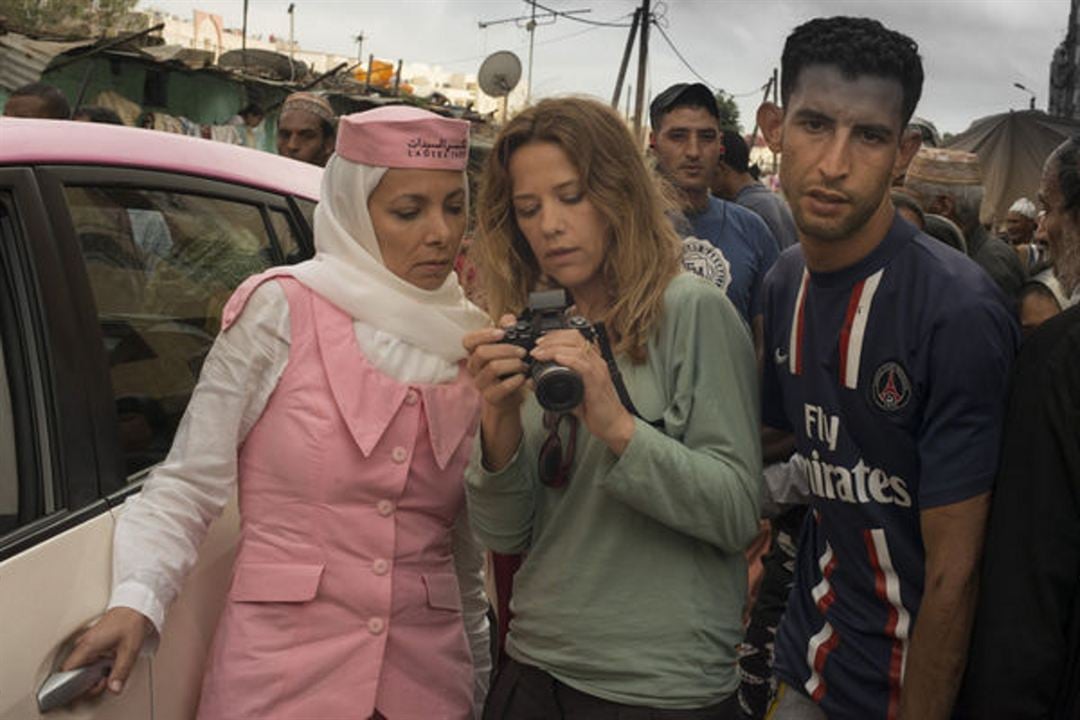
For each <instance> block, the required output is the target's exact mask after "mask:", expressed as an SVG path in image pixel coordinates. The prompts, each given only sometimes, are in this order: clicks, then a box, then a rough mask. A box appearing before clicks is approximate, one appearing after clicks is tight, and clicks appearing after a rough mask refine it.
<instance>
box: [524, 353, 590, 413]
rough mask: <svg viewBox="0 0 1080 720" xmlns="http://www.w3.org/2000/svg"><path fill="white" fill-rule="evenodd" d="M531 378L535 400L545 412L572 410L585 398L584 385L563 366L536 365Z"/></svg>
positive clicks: (579, 377)
mask: <svg viewBox="0 0 1080 720" xmlns="http://www.w3.org/2000/svg"><path fill="white" fill-rule="evenodd" d="M532 378H533V384H534V385H535V387H536V400H537V402H539V403H540V406H541V407H543V408H544V409H545V410H550V411H552V412H566V411H567V410H573V409H574V408H576V407H577V406H578V405H580V404H581V401H582V400H583V399H584V397H585V384H584V383H583V382H582V380H581V376H580V375H578V374H577V373H576V372H574V371H573V370H571V369H570V368H568V367H566V366H564V365H559V364H557V363H537V364H536V365H534V366H533V373H532Z"/></svg>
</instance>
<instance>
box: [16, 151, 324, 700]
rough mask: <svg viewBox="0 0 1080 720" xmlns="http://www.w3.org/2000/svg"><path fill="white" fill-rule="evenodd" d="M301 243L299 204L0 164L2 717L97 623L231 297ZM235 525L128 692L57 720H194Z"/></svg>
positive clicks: (126, 173)
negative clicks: (118, 526)
mask: <svg viewBox="0 0 1080 720" xmlns="http://www.w3.org/2000/svg"><path fill="white" fill-rule="evenodd" d="M306 231H307V228H306V227H305V222H304V219H303V218H302V216H300V214H299V211H298V209H297V207H296V203H295V201H294V200H291V199H287V198H285V197H282V196H279V195H276V194H272V193H265V192H261V191H256V190H251V189H248V188H243V187H237V186H234V185H231V184H228V183H219V182H214V181H209V180H203V179H200V178H194V177H190V176H181V175H171V174H168V173H156V172H149V171H144V170H135V169H128V168H85V167H67V166H65V167H51V168H35V169H29V168H6V169H3V168H0V250H2V251H3V252H2V254H0V271H2V272H0V281H2V282H0V291H2V292H3V293H4V295H3V303H2V308H3V312H2V313H0V320H2V323H0V330H2V331H3V334H2V335H0V338H2V340H3V343H2V345H0V351H2V358H3V359H4V361H5V362H4V365H3V369H4V372H2V373H0V378H2V379H4V380H5V384H4V385H3V387H2V388H0V390H2V392H0V434H3V435H5V436H7V435H8V434H6V433H4V432H3V431H4V429H5V428H6V427H9V426H10V427H12V428H13V429H15V430H17V431H18V432H14V434H12V435H10V436H11V438H12V440H10V441H8V442H7V443H4V442H2V441H0V588H3V592H0V648H3V653H4V656H3V657H4V662H3V663H2V664H0V668H2V670H0V720H9V719H14V718H18V719H19V720H23V719H24V718H34V717H38V716H39V715H38V712H37V709H36V702H35V699H34V695H35V694H36V692H37V689H38V688H39V687H40V685H41V683H42V682H43V681H44V680H45V679H46V678H47V677H48V676H49V675H50V673H51V671H52V670H53V669H54V668H55V666H56V665H58V664H59V662H60V660H62V659H63V657H65V656H66V653H67V648H66V645H65V644H66V642H67V641H68V640H70V639H71V637H72V636H74V635H76V634H77V633H78V632H79V631H80V630H81V629H82V628H84V627H86V626H87V625H89V624H90V623H91V622H93V620H95V619H96V618H97V617H98V616H100V614H101V612H103V610H104V608H105V605H106V603H107V600H108V596H109V589H110V583H111V577H110V573H111V548H112V535H113V529H114V527H115V520H116V518H117V517H119V515H120V514H122V512H123V507H124V506H123V503H124V500H125V499H126V498H127V497H130V496H131V495H133V494H134V493H137V492H138V490H139V488H140V487H141V483H142V480H143V479H144V478H145V477H146V476H147V474H148V473H149V472H150V470H151V469H152V467H153V466H154V465H155V464H157V463H158V462H160V461H161V460H162V459H163V458H164V457H165V454H166V453H167V451H168V448H169V445H170V444H171V441H172V435H173V433H174V432H175V429H176V425H177V423H178V422H179V418H180V416H181V415H182V414H183V411H184V409H185V408H186V405H187V401H188V399H189V397H190V394H191V390H192V388H193V387H194V383H195V381H196V380H197V378H198V373H199V369H200V368H201V364H202V360H203V359H204V358H205V356H206V353H207V352H208V350H209V347H210V345H211V344H212V342H213V338H214V336H215V334H216V332H217V328H218V327H219V326H220V312H221V308H222V306H223V305H224V302H225V299H226V298H227V297H228V296H229V294H230V293H231V292H232V290H233V289H234V288H235V286H236V285H237V284H238V283H239V282H240V281H241V280H242V279H243V278H244V277H246V276H247V275H249V274H251V273H253V272H258V271H261V270H262V269H265V268H267V267H269V266H270V265H272V264H278V263H281V262H284V261H292V262H295V261H297V260H300V259H304V258H305V257H309V256H310V254H311V242H310V236H309V235H308V234H307V232H306ZM31 431H32V432H31ZM9 446H10V447H9ZM237 526H238V520H237V514H236V508H235V505H232V506H230V507H229V508H227V510H226V512H225V513H224V514H223V516H222V517H221V518H220V519H219V520H218V521H217V522H215V523H214V524H213V525H212V526H211V529H210V532H209V534H208V536H207V539H206V541H205V542H204V544H203V546H202V548H201V549H200V556H199V561H198V563H197V565H196V567H195V568H194V569H193V571H192V573H191V575H190V576H189V579H188V581H187V583H186V584H185V586H184V589H183V591H182V592H181V595H180V597H179V598H178V599H177V601H176V602H175V603H174V605H173V607H172V608H171V609H170V611H169V614H168V618H167V620H166V625H165V628H164V632H163V636H162V638H161V639H160V645H159V648H158V650H157V652H156V654H155V655H154V656H153V658H152V659H150V658H149V657H148V656H145V657H140V659H139V661H138V663H137V665H136V667H135V669H134V671H133V673H132V675H131V677H130V679H129V681H128V685H127V687H126V689H125V691H124V693H123V694H122V695H121V696H119V697H116V696H111V695H108V694H106V696H104V697H102V698H99V699H97V700H93V701H84V702H81V703H77V704H76V705H74V706H71V707H65V708H61V709H59V710H56V711H54V712H50V713H49V714H48V715H47V716H46V717H49V718H52V717H59V718H110V719H116V720H123V719H124V718H140V719H144V718H149V717H151V716H153V717H156V718H163V719H165V720H169V719H170V718H178V719H179V718H190V717H191V716H192V715H193V714H194V708H195V704H196V703H197V700H198V696H199V687H200V683H201V679H202V673H203V669H204V663H205V655H206V650H207V648H208V646H209V643H210V640H211V638H212V635H213V631H214V626H215V624H216V620H217V615H218V613H219V612H220V609H221V605H222V602H223V599H224V592H225V590H226V588H227V585H228V579H229V572H230V569H231V564H232V552H233V547H234V545H235V538H236V534H237ZM151 697H152V698H153V703H152V705H151Z"/></svg>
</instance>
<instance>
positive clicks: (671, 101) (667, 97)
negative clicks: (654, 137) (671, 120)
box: [649, 83, 720, 130]
mask: <svg viewBox="0 0 1080 720" xmlns="http://www.w3.org/2000/svg"><path fill="white" fill-rule="evenodd" d="M682 105H689V106H692V107H703V108H705V110H706V111H708V113H709V114H710V115H712V116H713V117H714V118H717V119H719V118H720V108H718V107H717V106H716V96H715V95H713V92H712V90H710V89H709V88H708V87H706V86H705V85H703V84H702V83H676V84H675V85H672V86H671V87H669V88H667V89H666V90H664V91H663V92H661V93H660V94H659V95H657V96H656V97H654V98H653V101H652V102H651V103H650V104H649V122H650V123H652V126H653V129H654V130H655V129H657V128H658V127H660V118H661V117H663V116H664V115H665V114H667V113H669V112H671V111H672V110H674V109H675V108H677V107H679V106H682Z"/></svg>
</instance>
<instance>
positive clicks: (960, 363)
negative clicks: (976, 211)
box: [762, 217, 1018, 720]
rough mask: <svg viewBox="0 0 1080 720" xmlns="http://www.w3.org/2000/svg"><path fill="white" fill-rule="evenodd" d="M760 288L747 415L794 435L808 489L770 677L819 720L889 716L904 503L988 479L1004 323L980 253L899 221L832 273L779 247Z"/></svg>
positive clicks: (1005, 364) (909, 564)
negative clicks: (757, 395)
mask: <svg viewBox="0 0 1080 720" xmlns="http://www.w3.org/2000/svg"><path fill="white" fill-rule="evenodd" d="M764 293H765V294H764V311H765V343H766V344H765V347H766V352H767V355H768V356H767V357H766V361H765V374H764V384H763V390H762V395H763V398H762V402H763V419H764V422H765V424H766V425H769V426H772V427H776V428H779V429H783V430H788V431H791V432H793V433H794V434H795V439H796V451H797V452H798V453H799V454H800V455H802V456H803V458H804V459H805V460H806V461H807V462H806V467H807V479H808V482H809V486H810V490H811V494H812V501H811V506H812V512H810V513H808V514H807V519H806V522H805V524H804V525H803V529H802V533H801V535H800V539H799V551H798V558H797V561H796V569H795V587H794V589H793V590H792V593H791V596H790V598H789V600H788V606H787V611H786V613H785V616H784V619H783V621H782V623H781V626H780V629H779V632H778V635H777V639H776V672H777V675H778V677H779V678H780V679H782V680H784V681H785V682H787V683H788V684H789V685H791V686H792V687H793V688H794V689H796V690H799V691H801V692H803V693H804V694H806V695H808V696H810V697H811V698H812V699H813V700H815V701H816V702H817V703H818V704H819V705H820V706H821V707H822V708H823V709H824V711H825V712H826V713H827V714H828V716H829V717H830V718H832V719H834V720H835V719H836V718H858V719H859V720H869V719H872V718H894V717H895V716H896V713H897V709H898V707H899V700H900V687H901V684H902V682H903V677H904V670H905V663H906V658H907V650H908V644H909V640H910V637H911V632H912V629H913V627H914V626H915V622H916V616H917V613H918V608H919V602H920V600H921V598H922V591H923V572H924V567H923V561H924V551H923V545H922V538H921V534H920V525H919V512H920V510H921V509H926V508H932V507H935V506H941V505H947V504H951V503H955V502H959V501H962V500H965V499H968V498H970V497H973V496H975V495H978V494H980V493H983V492H985V491H987V490H989V489H990V487H991V483H992V479H993V473H994V469H995V463H996V461H997V453H998V446H999V439H1000V429H1001V424H1002V415H1003V412H1004V398H1005V392H1006V383H1007V378H1008V371H1009V366H1010V363H1011V360H1012V357H1013V355H1014V353H1015V350H1016V345H1017V342H1018V332H1017V328H1016V323H1015V321H1014V320H1013V318H1012V316H1011V313H1010V311H1009V309H1008V308H1007V307H1006V302H1007V301H1006V300H1005V298H1004V296H1003V295H1001V293H1000V291H999V290H998V289H997V287H996V286H995V285H994V283H993V281H992V280H991V279H990V278H989V277H988V276H987V275H986V274H985V273H984V271H983V270H982V269H981V268H979V267H978V265H976V264H975V263H974V262H972V261H971V260H970V259H968V258H967V257H966V256H964V255H962V254H960V253H958V252H956V251H954V250H952V249H951V248H949V247H947V246H945V245H944V244H942V243H940V242H939V241H937V240H935V239H933V238H931V237H929V236H927V235H924V234H921V233H919V232H918V231H917V230H915V228H914V227H912V226H911V225H909V224H908V223H906V222H905V221H903V220H901V219H900V218H899V217H896V218H895V219H894V221H893V224H892V226H891V228H890V229H889V231H888V233H887V234H886V236H885V238H884V239H883V240H882V241H881V243H880V244H879V245H878V246H877V247H876V248H875V249H874V250H873V251H872V252H871V253H870V254H869V255H868V256H867V257H865V258H863V259H862V260H861V261H859V262H858V263H856V264H855V265H853V266H851V267H849V268H846V269H844V270H840V271H837V272H832V273H810V272H808V271H807V270H806V267H805V263H804V261H803V256H802V251H801V249H800V248H799V247H797V246H796V247H794V248H791V249H789V250H788V251H786V252H785V253H784V254H783V255H782V256H781V257H780V259H779V260H778V261H777V264H776V266H775V267H774V269H773V270H772V272H771V273H770V274H769V276H768V278H767V279H766V282H765V286H764Z"/></svg>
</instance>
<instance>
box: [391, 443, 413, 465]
mask: <svg viewBox="0 0 1080 720" xmlns="http://www.w3.org/2000/svg"><path fill="white" fill-rule="evenodd" d="M408 457H409V451H408V450H406V449H405V448H403V447H401V446H398V447H396V448H394V449H393V450H391V451H390V459H391V460H393V461H394V462H396V463H403V462H405V459H406V458H408Z"/></svg>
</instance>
